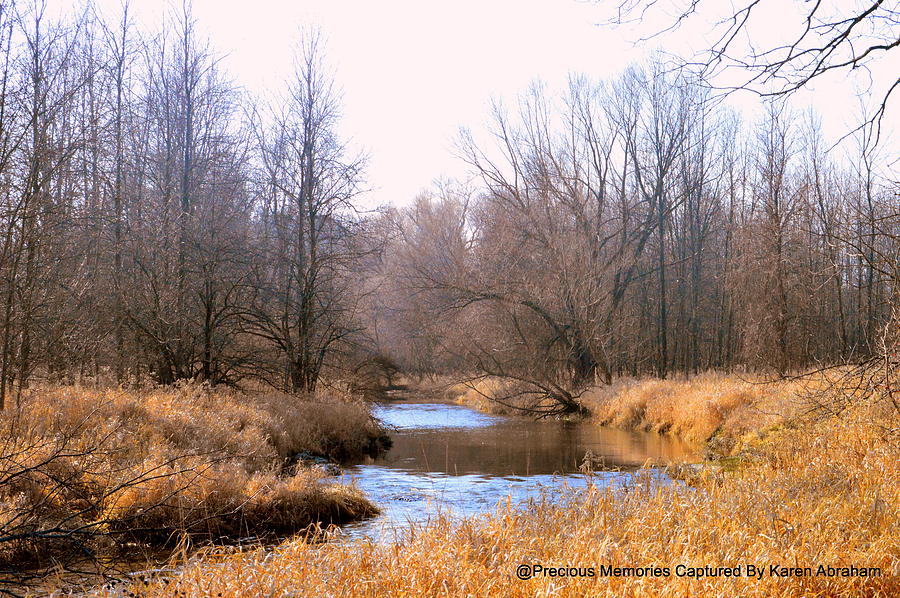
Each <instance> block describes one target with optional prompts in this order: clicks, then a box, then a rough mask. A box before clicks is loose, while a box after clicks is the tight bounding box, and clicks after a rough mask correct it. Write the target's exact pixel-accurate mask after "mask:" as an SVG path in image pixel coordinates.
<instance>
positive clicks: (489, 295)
mask: <svg viewBox="0 0 900 598" xmlns="http://www.w3.org/2000/svg"><path fill="white" fill-rule="evenodd" d="M861 120H866V119H861ZM492 123H493V125H492V127H491V128H490V130H489V131H488V134H486V135H485V134H482V135H477V134H475V133H472V132H470V131H463V133H462V134H461V136H460V139H459V142H458V144H457V147H458V152H459V155H460V157H461V158H462V159H464V160H465V161H466V162H467V163H468V164H469V165H470V166H471V170H472V172H473V173H474V175H475V178H474V180H473V181H472V182H471V183H469V184H468V185H459V184H457V185H445V186H442V187H440V188H438V189H435V190H434V191H432V192H429V193H426V194H423V195H422V196H420V197H419V198H418V200H417V201H416V203H415V204H414V205H413V206H412V207H411V208H410V209H408V210H405V211H401V212H398V213H397V214H396V223H397V230H398V231H399V232H398V235H397V240H395V242H393V243H392V244H391V245H390V246H389V248H388V251H387V254H386V255H387V257H386V261H385V264H386V268H387V269H388V271H389V272H391V273H392V276H391V277H389V278H390V279H391V280H393V281H394V282H393V285H394V291H393V293H394V295H393V298H394V299H393V304H394V305H395V306H400V307H398V308H396V309H395V310H394V312H393V313H392V312H390V311H388V312H386V313H387V316H388V317H393V318H395V319H396V321H397V324H398V327H399V329H402V330H403V333H402V334H398V335H396V336H395V337H394V338H393V344H392V345H391V346H392V351H393V352H394V354H395V355H397V356H398V359H399V360H400V361H401V362H402V363H403V364H404V367H407V368H412V369H414V368H417V367H418V368H420V369H421V370H423V371H428V370H429V369H431V368H434V367H435V364H438V365H437V366H436V367H438V369H440V368H443V369H444V370H447V371H463V372H468V373H470V374H472V375H473V376H484V375H494V376H500V377H502V378H505V379H507V380H509V381H511V382H514V383H516V384H518V386H519V388H520V389H521V392H522V393H525V394H534V395H537V396H541V397H548V396H549V397H551V398H553V399H554V400H555V402H556V404H557V406H558V407H559V408H560V409H562V410H563V411H566V410H573V409H576V408H577V400H576V399H577V394H578V392H579V391H580V390H583V389H584V388H585V387H586V386H588V385H591V384H596V383H606V384H608V383H610V382H611V381H612V380H613V378H615V377H617V376H622V375H626V376H640V375H654V376H659V377H666V376H667V375H669V374H671V373H679V374H692V373H696V372H699V371H701V370H706V369H710V368H720V369H729V370H731V369H735V368H744V369H746V368H754V369H763V370H767V371H773V372H777V373H780V374H788V373H791V372H797V371H799V370H802V369H804V368H808V367H811V366H816V365H832V364H836V363H844V362H846V361H848V360H850V361H854V360H861V359H866V358H868V357H870V356H871V355H873V353H876V352H879V351H881V350H882V348H883V347H882V345H883V343H882V340H883V338H882V334H883V333H884V331H885V330H886V326H887V325H888V323H889V322H890V321H891V318H892V317H893V318H895V319H896V317H897V313H896V311H897V305H898V280H900V279H898V273H900V271H898V252H900V200H898V195H897V194H898V186H897V184H898V183H897V181H896V180H891V178H890V176H891V168H890V163H889V162H888V161H887V160H886V159H885V158H886V156H885V152H884V151H883V150H881V149H879V145H878V144H877V143H876V142H875V141H876V138H877V136H878V134H879V129H878V127H879V124H878V123H877V122H875V121H872V120H868V122H867V124H866V125H864V126H863V127H861V128H860V129H859V130H857V131H856V132H855V133H854V135H853V136H852V138H851V139H850V142H849V143H847V144H845V145H844V146H843V147H844V148H845V149H843V150H832V147H831V146H830V145H829V143H828V142H826V141H825V139H824V138H823V134H822V132H821V126H820V120H819V118H818V117H817V116H816V114H815V113H814V112H812V111H805V112H803V111H798V110H796V109H794V108H791V107H790V106H789V105H788V104H786V103H785V101H784V100H783V99H777V100H776V101H771V102H767V103H765V104H764V109H763V113H762V115H761V116H760V117H759V118H757V119H756V120H752V121H750V122H744V121H743V120H742V118H741V116H740V114H738V113H737V112H735V111H734V110H732V109H729V108H727V107H725V106H722V105H721V104H719V103H717V102H716V101H714V98H713V97H712V95H711V94H710V87H709V85H708V84H707V83H706V82H705V81H703V80H702V79H701V78H700V77H698V76H697V75H696V74H695V72H693V71H691V70H690V69H689V68H672V67H670V66H668V65H667V64H666V63H664V62H663V61H661V60H654V61H651V64H649V65H646V66H634V67H631V68H629V69H628V70H627V71H626V72H624V73H623V74H622V75H621V76H619V77H618V78H616V79H614V80H611V81H601V82H597V81H591V80H590V79H588V78H585V77H575V78H572V80H571V82H570V84H569V87H568V89H567V90H566V92H565V93H563V94H552V93H550V92H548V90H547V89H546V88H545V87H544V86H541V85H535V86H534V87H533V88H532V89H531V90H530V91H529V92H528V93H526V94H525V95H523V97H521V98H520V99H519V101H518V103H517V104H516V105H515V107H514V108H513V109H509V108H507V107H504V106H503V105H501V104H497V105H496V106H495V109H494V111H493V119H492ZM847 148H849V149H847ZM829 150H832V151H829ZM402 289H407V290H408V292H404V291H403V290H402ZM895 322H896V320H895ZM410 339H412V340H410Z"/></svg>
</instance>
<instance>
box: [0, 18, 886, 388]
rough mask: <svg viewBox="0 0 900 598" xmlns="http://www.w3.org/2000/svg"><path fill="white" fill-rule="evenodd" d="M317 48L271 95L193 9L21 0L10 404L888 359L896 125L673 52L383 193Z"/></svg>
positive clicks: (11, 54)
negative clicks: (43, 395) (161, 17)
mask: <svg viewBox="0 0 900 598" xmlns="http://www.w3.org/2000/svg"><path fill="white" fill-rule="evenodd" d="M298 43H299V49H298V52H297V58H296V73H295V76H294V77H292V78H291V80H290V81H288V82H286V84H285V88H284V92H283V93H282V94H281V95H278V96H276V99H274V100H273V99H270V100H265V101H264V100H262V99H260V98H254V97H250V96H249V95H248V94H247V93H246V92H244V91H242V90H241V89H240V88H238V87H237V86H236V85H235V84H234V83H233V82H231V81H230V80H229V77H228V73H227V72H224V71H223V68H222V66H221V61H220V57H219V55H218V54H217V51H216V49H215V48H214V47H213V46H212V45H211V44H210V43H208V42H207V41H205V40H204V38H203V36H202V35H200V34H198V32H197V28H196V24H195V21H194V19H193V17H192V16H191V13H190V9H189V6H188V5H184V6H183V7H182V9H179V11H176V12H175V13H174V16H173V17H172V18H171V19H170V20H169V22H168V23H167V24H166V26H165V28H164V29H163V30H161V31H157V32H152V33H147V32H140V31H139V30H138V28H137V27H136V26H135V25H134V23H132V20H131V18H130V17H129V15H128V13H127V11H126V12H125V13H124V15H122V16H121V18H120V19H119V20H116V21H114V22H110V21H109V20H104V19H103V18H101V17H99V16H97V15H96V14H95V12H93V11H92V10H89V9H88V10H84V11H83V12H78V13H76V12H73V13H71V14H69V15H67V17H66V18H65V19H64V20H54V19H53V18H51V17H50V16H48V15H46V14H44V12H43V11H42V10H41V9H39V8H38V9H36V10H33V11H20V10H17V9H16V7H15V6H14V4H13V3H11V2H8V1H7V2H4V3H3V5H2V7H0V46H2V48H3V50H2V55H3V57H4V59H3V61H2V65H0V173H2V176H0V185H2V197H0V205H2V208H0V225H2V229H3V233H2V247H0V304H2V306H0V312H2V313H0V406H2V405H3V404H4V403H7V404H9V402H10V401H11V400H13V399H12V397H15V396H18V395H19V393H20V392H21V390H22V389H23V388H27V386H28V384H29V383H30V382H32V381H34V380H35V379H46V380H49V381H51V382H71V381H75V380H84V379H87V378H90V379H95V380H100V379H103V380H106V381H111V382H120V383H122V382H129V381H135V380H138V381H139V380H149V381H153V382H157V383H161V384H169V383H172V382H175V381H178V380H187V379H192V380H197V381H208V382H209V383H211V384H231V385H234V384H238V383H240V382H241V381H245V380H257V381H261V382H263V383H266V384H269V385H272V386H274V387H276V388H279V389H283V390H287V391H312V390H314V389H315V388H316V385H317V382H318V381H319V380H320V379H321V378H322V376H323V375H324V376H329V377H332V378H347V379H353V378H354V376H357V377H358V376H360V375H362V374H361V373H360V372H364V371H371V369H372V367H373V364H375V365H376V366H377V367H379V368H382V369H385V370H390V371H393V370H394V369H400V370H403V371H406V372H410V373H417V374H431V373H448V372H455V373H464V374H466V375H472V376H481V375H492V376H500V377H504V378H507V379H509V380H513V381H518V382H520V383H521V384H523V385H526V386H527V387H529V388H532V389H535V388H536V389H538V391H539V392H542V393H544V394H546V395H549V396H551V397H553V398H554V399H556V400H557V401H559V402H561V403H562V404H563V405H569V406H572V405H574V401H575V397H577V393H578V390H579V389H581V388H584V387H586V386H587V385H589V384H594V383H608V382H610V381H611V380H612V379H613V378H614V377H616V376H619V375H632V376H635V375H641V374H653V375H656V376H659V377H666V376H667V375H668V374H670V373H695V372H698V371H701V370H706V369H711V368H723V369H733V368H758V369H765V370H771V371H774V372H777V373H782V374H784V373H788V372H793V371H798V370H800V369H802V368H806V367H808V366H813V365H820V364H826V365H827V364H835V363H842V362H844V361H846V360H854V359H861V358H865V357H866V356H867V355H869V354H870V353H871V352H872V351H873V350H874V348H875V347H876V345H877V344H878V343H879V334H880V331H881V330H882V329H883V328H884V325H885V323H886V322H887V321H888V320H889V319H890V318H891V317H892V313H891V311H892V308H891V305H896V304H897V293H898V288H897V280H898V279H900V278H898V274H900V273H898V272H897V263H898V261H897V255H898V251H900V216H898V210H897V205H898V199H897V193H898V191H897V189H898V187H897V184H898V183H897V181H896V180H893V179H895V178H896V176H893V178H892V174H891V173H892V163H891V162H890V160H889V156H887V155H886V153H887V152H886V150H884V149H883V146H884V143H879V142H882V141H884V138H885V137H886V133H883V132H882V131H881V129H880V127H879V124H880V121H875V120H871V119H870V120H868V121H867V124H865V125H863V126H862V127H860V128H859V129H857V130H854V131H852V132H851V133H850V134H849V135H848V136H847V137H846V138H845V139H844V140H843V141H842V143H841V144H840V145H838V146H836V147H835V146H833V143H834V140H830V139H825V138H824V137H823V134H822V133H821V128H820V123H819V120H818V117H817V116H816V114H815V113H814V112H813V111H811V110H804V109H802V108H798V107H796V106H792V105H791V104H789V103H788V102H786V101H784V100H782V99H776V100H775V101H770V102H766V103H764V104H760V110H759V115H758V116H754V117H752V118H750V117H748V116H747V115H742V114H741V113H738V112H737V111H735V110H733V109H730V108H728V107H727V105H724V104H723V103H722V102H721V101H720V98H719V97H718V96H717V95H715V94H713V93H711V91H710V87H709V85H708V84H707V83H706V81H705V80H704V79H703V78H702V77H701V76H700V75H698V74H697V73H696V72H694V71H692V70H691V69H689V68H675V67H672V66H671V65H669V64H667V63H666V62H665V61H664V60H663V59H662V58H661V57H660V58H659V59H657V60H654V61H651V63H649V64H645V65H635V66H632V67H630V68H629V69H627V70H626V71H625V72H624V73H622V74H621V75H619V76H618V77H616V78H614V79H612V80H604V81H596V80H593V79H591V78H590V77H588V76H579V77H572V79H571V81H570V85H569V88H568V89H567V90H565V91H563V92H560V93H557V92H555V91H554V90H550V89H548V88H546V87H545V86H543V85H541V84H537V83H536V84H535V85H534V86H533V87H532V88H531V89H530V90H528V91H527V92H526V93H523V95H522V96H521V97H520V98H518V101H516V102H512V106H513V107H512V108H508V107H506V106H505V105H504V104H503V103H501V102H500V101H498V102H497V103H496V104H495V109H494V111H493V114H492V118H491V121H490V125H489V126H488V127H487V128H485V127H483V126H476V125H477V123H473V124H472V128H471V129H466V130H463V131H462V132H461V134H460V135H459V138H458V139H457V141H456V145H455V147H456V151H457V153H458V155H459V157H460V159H462V160H464V161H465V162H466V163H467V164H468V165H469V166H470V171H471V173H472V178H471V179H469V180H467V181H446V182H444V183H441V184H439V185H436V186H435V188H434V189H432V190H428V191H424V192H423V193H422V194H421V195H420V196H419V197H417V198H415V200H414V201H413V202H411V204H409V207H406V208H396V207H386V208H383V209H379V210H374V211H368V212H366V211H363V210H361V209H360V208H359V205H358V202H357V198H358V196H359V194H360V192H361V190H362V189H363V188H364V181H365V170H364V166H365V159H364V157H363V156H358V155H354V154H353V153H352V152H351V151H350V150H348V148H347V147H346V145H345V143H344V141H343V140H342V139H341V138H340V136H339V135H338V133H337V124H338V121H339V118H340V95H339V93H338V91H337V88H336V83H335V79H334V74H333V72H332V71H331V70H330V68H329V67H328V65H327V61H326V56H325V50H326V49H325V47H324V43H323V42H322V40H321V39H320V36H318V35H317V34H315V33H307V34H305V35H303V36H301V39H299V40H298ZM861 116H862V117H865V116H866V115H865V114H862V115H861ZM860 120H865V118H861V119H860ZM395 199H396V200H397V201H398V202H406V201H409V199H410V198H395ZM894 316H895V317H896V314H894Z"/></svg>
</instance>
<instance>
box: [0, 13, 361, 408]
mask: <svg viewBox="0 0 900 598" xmlns="http://www.w3.org/2000/svg"><path fill="white" fill-rule="evenodd" d="M301 38H302V39H301V42H300V48H299V50H298V52H297V60H296V72H295V74H294V76H293V77H291V79H290V80H289V81H288V82H287V85H286V91H285V92H284V93H282V94H280V95H279V96H278V97H277V98H276V99H274V100H272V101H261V100H256V99H253V98H249V97H248V95H247V94H246V93H244V92H242V91H241V90H240V89H239V88H238V87H237V85H236V84H234V83H233V82H232V81H230V80H229V79H228V75H227V73H225V72H223V68H222V66H221V60H220V57H219V56H218V55H217V54H216V53H215V52H214V50H213V49H212V48H211V47H210V45H209V44H208V42H206V41H204V39H203V38H202V36H201V35H199V34H198V32H197V26H196V23H195V20H194V18H193V17H192V15H191V10H190V5H189V3H184V4H183V5H182V6H180V7H179V8H178V9H176V10H174V11H173V12H172V14H171V16H170V17H169V18H168V19H167V22H166V23H165V25H164V26H163V27H162V29H161V30H160V31H157V32H151V33H147V32H139V31H138V29H137V27H136V26H135V24H134V19H133V17H132V15H131V13H130V12H129V9H128V5H127V4H126V5H125V6H124V7H123V10H122V11H121V13H120V14H119V15H118V16H117V17H116V18H114V19H104V18H102V17H101V16H99V15H98V14H97V12H96V11H94V10H93V9H92V8H91V7H90V6H88V7H87V8H85V9H83V10H82V11H81V12H76V13H72V14H67V15H64V16H63V17H61V18H52V17H51V16H49V14H48V11H47V9H46V6H45V5H44V4H42V3H36V4H35V5H34V6H32V7H30V8H28V9H22V8H21V7H20V6H19V4H17V3H15V2H12V1H9V0H5V1H3V2H0V225H2V228H3V233H2V242H0V298H2V299H0V303H2V307H0V407H2V406H3V404H4V402H8V401H9V397H10V396H12V395H13V394H15V396H18V393H20V392H21V390H22V389H23V388H26V387H27V386H28V384H29V381H30V380H31V379H32V378H33V377H34V376H35V375H40V376H41V377H43V378H48V379H50V380H52V381H72V380H73V379H75V378H76V377H79V376H86V375H87V376H94V377H97V376H101V375H107V376H108V377H109V378H110V379H112V380H114V381H115V380H118V381H123V380H126V379H128V378H135V377H138V378H139V377H144V378H150V379H151V380H153V381H155V382H158V383H163V384H169V383H172V382H175V381H177V380H181V379H195V380H203V381H208V382H210V383H212V384H218V383H231V384H233V383H236V382H238V381H239V380H241V379H243V378H246V377H248V376H253V377H255V378H258V379H262V380H265V381H267V382H269V383H271V384H273V385H275V386H278V387H283V388H285V389H286V390H290V391H311V390H313V389H314V388H315V386H316V383H317V381H318V379H319V377H320V374H321V371H322V368H323V367H324V364H325V362H326V358H327V357H328V356H330V355H331V354H332V353H335V352H337V351H344V352H351V350H352V348H353V347H354V346H355V343H356V341H357V340H358V339H357V338H356V337H357V336H358V335H359V334H360V333H361V332H362V331H363V329H364V327H363V326H362V325H360V323H359V322H358V321H357V319H356V318H355V307H354V306H355V303H356V302H358V301H359V294H358V293H356V291H355V289H354V288H353V285H352V282H353V280H354V278H355V276H356V269H357V268H358V267H359V265H360V260H361V259H363V258H365V256H366V255H368V254H370V253H371V252H372V251H373V248H375V247H376V245H375V244H373V242H372V238H373V237H372V235H371V234H369V231H368V230H367V223H366V221H365V220H364V219H363V218H361V217H360V216H359V214H358V213H357V212H356V211H355V210H354V208H353V205H352V201H351V200H352V199H353V198H354V196H355V195H356V194H357V193H358V191H359V189H360V184H361V181H362V167H363V162H364V161H363V160H362V159H361V158H360V157H357V156H353V155H351V154H350V153H349V152H348V150H347V149H346V148H345V147H344V145H343V143H342V142H341V140H340V139H339V137H338V135H337V134H336V131H335V126H336V123H337V122H338V119H339V117H340V111H339V107H340V106H339V101H338V100H339V98H338V94H337V92H336V90H335V89H334V85H333V81H332V76H331V72H330V71H329V70H328V68H327V67H326V65H325V64H324V58H323V50H322V43H321V41H320V39H319V36H318V35H317V34H316V33H315V32H310V33H308V34H305V35H303V36H301Z"/></svg>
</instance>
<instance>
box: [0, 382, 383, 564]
mask: <svg viewBox="0 0 900 598" xmlns="http://www.w3.org/2000/svg"><path fill="white" fill-rule="evenodd" d="M0 425H2V428H0V429H2V438H0V568H4V567H5V568H9V567H13V568H15V567H18V566H25V565H28V566H41V565H43V564H46V563H47V562H49V561H50V560H51V559H58V558H62V557H64V556H65V555H67V554H71V553H81V554H96V553H97V552H98V551H103V550H113V549H117V548H121V547H123V546H126V545H134V544H135V543H136V544H138V545H153V546H167V545H172V544H174V543H176V542H177V541H179V539H183V538H185V537H188V538H190V539H191V541H192V542H197V541H218V540H228V539H234V538H239V537H248V536H250V537H271V536H273V535H287V534H290V533H294V532H296V531H298V530H302V529H305V528H306V527H308V526H310V525H314V524H318V523H320V522H333V523H340V522H345V521H351V520H356V519H360V518H364V517H367V516H371V515H373V514H375V513H376V512H377V509H376V508H375V506H374V505H373V504H372V503H371V502H370V501H369V500H368V499H367V498H366V497H365V496H364V495H363V494H362V493H361V492H360V491H359V490H358V489H356V488H355V487H352V486H345V485H341V484H337V483H335V482H334V481H332V480H331V479H330V478H328V476H326V475H325V474H324V473H323V472H321V471H319V470H317V469H311V468H308V467H304V466H303V465H302V464H292V457H293V456H294V455H296V453H299V452H306V453H312V454H317V455H324V456H328V457H330V458H332V459H348V458H356V457H360V456H362V455H363V454H367V453H373V452H375V451H377V450H378V449H379V448H380V447H381V446H382V445H383V443H384V441H385V438H386V436H385V434H384V431H383V430H382V429H381V427H380V425H379V424H378V422H377V421H376V420H375V419H374V418H373V417H372V415H371V413H370V411H369V407H368V405H367V404H366V403H364V402H362V401H359V400H356V399H355V398H354V397H352V396H350V395H348V394H346V393H340V392H334V391H329V392H321V393H318V394H317V395H315V396H309V397H296V396H290V395H282V394H258V395H249V394H242V393H239V392H236V391H230V390H221V389H210V388H208V387H204V386H201V385H184V386H181V387H178V388H168V389H162V388H157V389H151V390H144V391H123V390H95V389H87V388H79V387H71V386H69V387H50V386H48V387H41V388H34V389H32V390H31V391H29V392H28V393H27V394H26V395H25V396H23V397H22V401H21V404H20V406H19V408H18V409H17V410H7V411H5V412H3V413H0ZM288 465H291V466H290V467H288Z"/></svg>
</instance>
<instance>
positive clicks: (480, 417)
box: [346, 403, 692, 537]
mask: <svg viewBox="0 0 900 598" xmlns="http://www.w3.org/2000/svg"><path fill="white" fill-rule="evenodd" d="M377 415H378V416H379V417H380V418H381V419H382V420H383V421H384V422H385V423H387V424H388V425H389V426H392V427H393V428H394V432H393V433H392V438H393V447H392V448H391V450H390V451H388V452H387V454H385V455H384V456H382V457H380V458H379V459H377V460H375V461H374V462H373V463H369V464H361V465H356V466H353V467H350V468H348V470H347V473H348V475H349V476H350V477H351V478H352V479H353V480H355V482H356V483H357V485H358V486H359V487H360V488H361V489H362V490H363V491H364V492H366V493H367V494H368V495H369V497H370V498H372V500H374V501H375V503H376V504H378V505H379V506H380V507H381V508H382V509H383V513H382V515H381V516H380V517H378V518H376V519H374V520H370V521H368V522H363V523H361V524H354V525H351V526H348V527H347V528H346V530H347V532H348V533H349V534H350V535H351V536H358V535H369V536H376V537H384V536H385V532H386V531H396V530H397V529H400V528H403V527H404V526H405V525H407V524H408V523H409V522H412V521H422V520H424V519H427V518H428V517H429V516H432V515H434V514H436V513H438V512H441V511H450V512H452V513H455V514H460V515H470V514H475V513H480V512H485V511H489V510H491V509H493V508H494V507H495V506H496V505H497V504H498V503H499V502H504V501H505V500H506V499H507V497H509V498H510V499H511V500H512V501H513V502H519V501H522V500H526V499H529V498H535V497H538V496H540V495H541V494H542V493H544V494H547V493H550V494H552V493H553V492H556V491H558V489H559V488H560V487H562V486H563V485H570V486H583V485H584V484H585V483H586V482H585V477H584V476H583V475H581V473H580V471H579V466H580V465H581V464H582V462H583V461H584V457H585V454H586V453H587V452H588V451H590V452H591V453H592V454H593V455H594V456H595V457H596V458H597V459H596V460H595V462H594V469H595V470H598V471H597V472H596V474H595V475H594V477H593V482H594V483H597V484H603V485H615V484H623V483H627V480H628V478H629V477H630V473H629V472H630V471H633V470H634V469H636V468H637V467H640V466H641V465H644V464H646V463H648V462H650V463H661V462H668V461H678V460H683V459H686V458H689V457H690V456H691V454H692V451H691V448H690V447H689V446H688V445H686V444H685V443H683V442H681V441H679V440H677V439H673V438H669V437H665V436H660V435H658V434H650V433H642V432H628V431H623V430H616V429H610V428H601V427H599V426H596V425H594V424H591V423H588V422H580V423H571V422H560V421H555V420H537V421H536V420H532V419H529V418H525V417H505V416H491V415H485V414H482V413H478V412H476V411H474V410H472V409H469V408H467V407H463V406H460V405H448V404H442V403H420V404H413V403H399V404H387V405H383V406H381V407H380V408H379V409H378V410H377ZM388 535H391V534H388Z"/></svg>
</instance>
